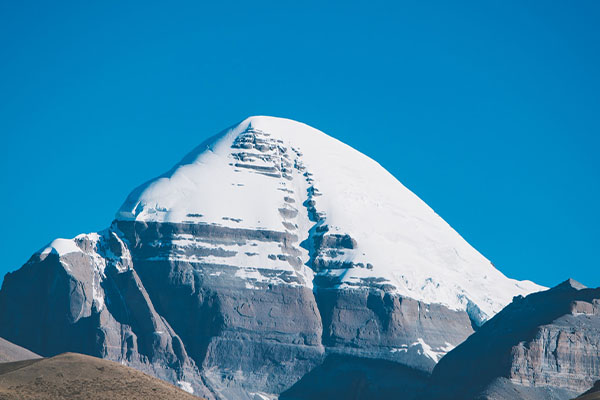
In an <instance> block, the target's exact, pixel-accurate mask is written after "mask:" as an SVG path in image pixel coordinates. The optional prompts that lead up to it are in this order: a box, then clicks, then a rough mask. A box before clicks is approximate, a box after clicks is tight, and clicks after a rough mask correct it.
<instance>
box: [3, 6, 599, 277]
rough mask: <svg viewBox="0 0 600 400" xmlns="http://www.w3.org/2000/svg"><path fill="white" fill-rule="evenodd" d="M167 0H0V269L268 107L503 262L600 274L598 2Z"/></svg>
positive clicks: (90, 225)
mask: <svg viewBox="0 0 600 400" xmlns="http://www.w3.org/2000/svg"><path fill="white" fill-rule="evenodd" d="M59 3H60V4H59ZM125 3H127V4H125ZM161 3H162V4H161ZM161 3H159V2H156V3H153V2H148V1H143V2H139V3H135V2H121V1H119V2H112V1H99V2H80V1H73V2H68V1H63V2H41V1H39V2H29V1H26V0H23V1H13V2H10V1H0V133H1V135H2V136H1V139H2V142H1V143H2V145H1V146H0V149H1V154H0V155H1V157H0V163H1V165H0V167H1V170H2V173H1V175H0V177H1V178H0V179H1V181H0V190H1V193H0V209H1V210H2V219H3V220H2V224H1V225H0V251H1V253H2V257H1V260H0V274H1V275H4V273H6V272H8V271H12V270H15V269H17V268H18V267H19V266H20V265H22V264H23V263H24V262H26V261H27V259H28V258H29V257H30V256H31V254H32V253H34V252H35V251H36V250H38V249H39V248H41V247H42V246H44V245H45V244H46V243H48V242H50V241H51V240H53V239H54V238H56V237H73V236H75V235H77V234H79V233H82V232H91V231H97V230H100V229H103V228H105V227H108V226H109V224H110V222H111V221H112V218H113V217H114V214H115V212H116V211H117V209H118V208H119V206H120V205H121V203H122V202H123V201H124V199H125V197H126V196H127V194H128V193H129V192H130V191H131V190H132V189H133V188H134V187H135V186H137V185H139V184H141V183H142V182H144V181H146V180H148V179H150V178H152V177H154V176H156V175H158V174H160V173H162V172H164V171H166V170H167V169H169V168H170V167H171V166H172V165H173V164H174V163H176V162H177V161H178V160H179V159H180V158H181V157H183V156H184V155H185V154H186V153H187V152H188V151H190V150H191V149H192V148H194V147H195V146H196V145H198V144H199V143H200V142H202V141H203V139H205V138H207V137H208V136H210V135H213V134H215V133H217V132H219V131H220V130H222V129H224V128H226V127H228V126H230V125H232V124H234V123H236V122H238V121H240V120H242V119H244V118H245V117H247V116H249V115H255V114H261V115H274V116H281V117H288V118H292V119H296V120H299V121H302V122H305V123H308V124H309V125H312V126H315V127H317V128H319V129H321V130H323V131H324V132H326V133H328V134H330V135H332V136H334V137H336V138H338V139H340V140H342V141H344V142H346V143H348V144H350V145H351V146H353V147H355V148H356V149H358V150H360V151H362V152H363V153H366V154H367V155H369V156H370V157H372V158H374V159H375V160H377V161H379V162H380V163H381V164H382V165H383V166H384V167H385V168H387V169H388V170H389V171H390V172H391V173H393V174H394V175H395V176H396V177H397V178H398V179H399V180H400V181H401V182H403V183H404V184H405V185H406V186H407V187H408V188H410V189H411V190H412V191H414V192H415V193H416V194H417V195H419V196H420V197H421V198H422V199H423V200H425V201H426V202H427V203H428V204H429V205H430V206H431V207H432V208H433V209H434V210H436V211H437V212H438V213H439V214H440V215H441V216H442V217H443V218H444V219H445V220H446V221H448V223H450V225H452V226H453V227H454V228H455V229H456V230H457V231H458V232H459V233H460V234H461V235H462V236H463V237H465V239H467V241H469V242H470V243H471V244H472V245H473V246H474V247H475V248H477V249H478V250H479V251H481V252H482V253H483V254H484V255H485V256H486V257H487V258H489V259H490V260H491V261H492V262H493V263H494V264H495V265H496V266H497V267H498V268H499V269H500V270H501V271H502V272H504V273H505V274H507V275H508V276H510V277H514V278H518V279H531V280H534V281H536V282H538V283H540V284H543V285H547V286H552V285H555V284H557V283H559V282H560V281H562V280H565V279H566V278H568V277H572V278H574V279H577V280H579V281H581V282H582V283H584V284H586V285H588V286H600V256H599V255H598V253H599V252H600V228H599V226H600V212H599V210H598V204H599V195H600V160H599V150H600V24H599V23H598V21H599V20H600V2H598V1H579V0H578V1H567V0H565V1H562V2H558V1H522V0H519V1H470V2H461V1H457V2H448V1H409V2H403V1H389V2H379V1H372V0H370V1H368V2H363V4H359V3H354V2H340V3H337V4H336V3H333V2H330V3H329V4H327V5H325V4H324V3H325V2H322V1H319V2H314V3H313V2H308V1H301V2H287V1H273V2H260V1H252V2H228V1H222V2H218V1H213V2H196V1H192V2H189V3H187V2H178V1H172V2H161ZM0 279H1V278H0Z"/></svg>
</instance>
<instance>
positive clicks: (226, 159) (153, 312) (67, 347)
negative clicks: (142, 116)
mask: <svg viewBox="0 0 600 400" xmlns="http://www.w3.org/2000/svg"><path fill="white" fill-rule="evenodd" d="M540 289H542V288H541V287H539V286H537V285H535V284H533V283H532V282H528V281H521V282H519V281H514V280H512V279H509V278H507V277H505V276H504V275H502V274H501V273H500V272H499V271H498V270H497V269H495V268H494V267H493V266H492V265H491V263H490V262H489V261H488V260H486V259H485V258H484V257H483V256H482V255H481V254H479V253H478V252H477V251H476V250H475V249H473V248H472V247H471V246H469V245H468V243H466V242H465V241H464V240H463V239H462V238H461V237H460V235H458V234H457V233H456V232H455V231H454V230H453V229H452V228H451V227H450V226H448V224H446V223H445V222H444V221H443V220H442V219H441V218H440V217H439V216H438V215H437V214H435V212H433V210H431V208H429V207H428V206H427V205H426V204H425V203H423V202H422V201H421V200H420V199H419V198H418V197H417V196H415V195H414V194H413V193H411V192H410V191H409V190H408V189H406V188H405V187H404V186H403V185H402V184H401V183H400V182H398V181H397V180H396V179H395V178H394V177H392V176H391V175H390V174H389V173H388V172H387V171H385V170H384V169H383V168H382V167H381V166H380V165H379V164H377V163H376V162H374V161H373V160H371V159H369V158H368V157H366V156H364V155H362V154H360V153H358V152H357V151H355V150H354V149H352V148H350V147H348V146H346V145H344V144H343V143H340V142H339V141H337V140H335V139H333V138H331V137H329V136H327V135H325V134H323V133H322V132H320V131H317V130H316V129H313V128H310V127H308V126H306V125H304V124H300V123H297V122H294V121H289V120H283V119H277V118H270V117H253V118H249V119H247V120H245V121H243V122H242V123H240V124H238V125H236V126H234V127H232V128H230V129H228V130H226V131H224V132H222V133H221V134H219V135H217V136H215V137H213V138H211V139H209V140H208V141H206V142H204V143H203V144H201V145H200V146H199V147H198V148H196V149H195V150H194V151H192V152H191V153H190V154H189V155H188V156H186V157H185V158H184V159H183V160H182V161H181V162H180V163H178V164H177V165H176V166H175V167H174V168H173V169H172V170H171V171H169V172H167V173H166V174H164V175H162V176H160V177H158V178H156V179H153V180H151V181H149V182H147V183H146V184H144V185H142V186H140V187H139V188H137V189H135V190H134V191H133V192H132V193H131V194H130V195H129V196H128V198H127V200H126V201H125V203H124V204H123V206H122V207H121V209H120V210H119V212H118V213H117V217H116V219H115V221H114V222H113V223H112V224H111V226H110V227H109V228H108V229H106V230H105V231H103V232H99V233H92V234H87V235H80V236H78V237H76V238H74V239H68V240H67V239H57V240H56V241H54V242H52V243H51V244H50V245H48V246H46V247H44V248H43V249H41V250H40V251H39V252H38V253H36V254H35V255H33V256H32V258H31V259H30V260H29V261H28V262H27V263H26V264H25V265H24V266H23V267H22V268H21V269H19V270H18V271H15V272H13V273H10V274H8V275H7V276H6V277H5V279H4V282H3V286H2V290H0V335H2V336H5V337H6V338H8V339H9V340H12V341H14V342H15V343H17V344H20V345H23V346H26V347H28V348H30V349H31V350H33V351H35V352H37V353H39V354H41V355H44V356H51V355H55V354H58V353H62V352H65V351H75V352H80V353H85V354H90V355H94V356H98V357H103V358H107V359H110V360H114V361H119V362H122V363H125V364H127V365H130V366H133V367H135V368H138V369H140V370H142V371H144V372H148V373H151V374H153V375H155V376H157V377H160V378H163V379H166V380H169V381H171V382H173V383H176V384H178V385H179V386H180V387H182V388H184V389H186V390H189V391H190V392H193V393H194V394H199V395H202V396H204V397H207V398H227V399H245V398H250V399H253V398H255V397H256V396H259V397H261V396H262V397H263V398H272V397H275V396H278V395H279V394H282V393H286V395H290V396H292V395H293V394H294V393H301V392H302V391H303V390H305V388H306V386H305V385H304V386H303V383H306V382H309V383H310V382H311V376H314V372H315V371H319V370H323V368H325V369H326V370H327V371H328V373H330V374H332V376H336V374H338V373H340V371H345V370H347V369H348V365H352V366H354V367H352V368H355V370H356V371H359V372H360V373H361V374H366V375H365V376H370V375H369V374H371V375H372V374H373V372H372V371H371V370H369V371H367V370H368V369H369V368H370V367H368V366H372V365H374V364H373V363H374V362H375V363H378V362H380V363H383V364H381V365H387V364H385V363H391V365H393V366H394V368H397V369H398V370H399V371H403V372H402V373H405V374H406V376H407V379H408V380H412V381H413V382H414V383H415V384H416V383H418V381H419V379H416V378H414V377H416V376H418V377H422V376H426V375H427V374H429V373H430V372H431V371H432V369H433V367H434V366H435V365H436V363H437V362H438V361H439V359H440V358H441V357H442V356H443V355H444V354H446V353H447V352H448V351H450V350H451V349H452V348H454V347H455V346H457V345H458V344H460V343H461V342H463V341H464V340H465V339H466V338H467V337H468V336H469V335H470V334H471V333H472V332H473V329H474V328H477V327H478V326H480V325H481V324H482V323H483V322H485V321H486V320H487V319H489V318H490V317H491V316H493V315H494V314H495V313H497V312H498V311H500V310H501V309H502V308H503V307H504V305H506V304H507V303H508V302H509V301H510V299H511V298H512V297H513V296H515V295H521V294H528V293H530V292H533V291H536V290H540ZM339 360H352V361H350V364H348V363H347V362H345V361H344V362H340V361H339ZM377 365H379V364H377ZM365 368H366V369H365ZM378 368H379V367H378ZM365 371H366V372H365ZM311 373H313V375H310V374H311ZM384 386H385V385H384ZM374 387H379V386H377V385H375V386H374ZM388 389H389V388H388ZM388 389H386V390H388ZM369 390H371V389H369ZM373 390H374V391H375V392H376V391H377V390H376V389H373ZM390 390H391V389H390ZM391 392H393V390H391ZM369 393H371V392H369Z"/></svg>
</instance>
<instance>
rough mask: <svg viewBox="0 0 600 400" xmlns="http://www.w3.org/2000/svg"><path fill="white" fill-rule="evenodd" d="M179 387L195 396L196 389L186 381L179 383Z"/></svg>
mask: <svg viewBox="0 0 600 400" xmlns="http://www.w3.org/2000/svg"><path fill="white" fill-rule="evenodd" d="M177 385H179V387H180V388H181V389H182V390H184V391H186V392H188V393H190V394H194V388H193V387H192V384H191V383H189V382H186V381H177Z"/></svg>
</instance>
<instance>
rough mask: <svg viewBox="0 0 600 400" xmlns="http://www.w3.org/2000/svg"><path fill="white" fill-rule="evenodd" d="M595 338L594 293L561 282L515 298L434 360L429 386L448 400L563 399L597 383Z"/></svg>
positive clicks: (599, 340)
mask: <svg viewBox="0 0 600 400" xmlns="http://www.w3.org/2000/svg"><path fill="white" fill-rule="evenodd" d="M599 332H600V288H598V289H588V288H585V287H584V286H582V285H581V284H579V283H577V282H575V281H573V280H568V281H565V282H563V283H562V284H560V285H558V286H556V287H554V288H552V289H550V290H547V291H544V292H539V293H534V294H531V295H529V296H527V297H521V296H519V297H515V299H514V300H513V302H512V303H511V304H510V305H508V306H507V307H506V308H505V309H504V310H502V311H501V312H500V313H498V314H497V315H496V316H495V317H494V318H492V319H491V320H489V321H488V322H486V323H485V324H484V325H483V326H482V327H481V329H479V330H478V331H477V332H476V333H475V334H473V335H472V336H470V337H469V338H468V339H467V340H466V341H465V342H464V343H463V344H461V345H460V346H458V347H457V348H456V349H454V350H453V351H452V352H450V353H448V354H447V355H446V356H445V357H444V358H442V359H441V361H440V362H439V363H438V365H437V366H436V367H435V369H434V374H433V378H434V382H435V383H436V384H437V385H439V387H442V388H443V389H442V390H441V391H440V392H441V393H443V394H445V395H446V396H447V397H448V398H456V399H468V398H475V397H476V398H482V399H483V398H485V399H504V398H514V399H519V398H521V399H537V398H556V399H569V398H572V397H575V396H577V395H578V394H580V393H583V392H584V391H586V390H588V389H589V388H590V387H591V386H592V385H593V384H594V382H595V381H596V380H597V379H598V377H600V335H599V334H598V333H599ZM449 388H450V389H449ZM509 394H510V395H509ZM440 395H441V394H440Z"/></svg>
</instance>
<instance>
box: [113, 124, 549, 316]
mask: <svg viewBox="0 0 600 400" xmlns="http://www.w3.org/2000/svg"><path fill="white" fill-rule="evenodd" d="M208 193H209V194H208ZM303 208H305V209H304V210H303ZM307 211H308V212H307ZM117 219H118V220H127V221H129V220H135V221H144V222H170V223H184V222H194V223H207V224H217V225H219V226H223V227H228V228H232V229H252V230H269V231H276V232H282V233H283V232H285V233H288V234H291V235H298V240H299V241H300V242H302V241H304V240H307V239H308V241H307V243H306V247H307V248H308V251H309V252H311V253H312V254H310V256H311V257H312V261H313V264H316V265H317V267H318V268H316V269H317V270H318V272H319V273H320V274H319V275H322V276H319V278H327V279H328V280H331V281H332V282H331V283H332V284H336V285H340V286H341V287H356V286H371V285H375V284H376V285H386V286H389V287H390V291H393V292H396V293H398V294H401V295H403V296H407V297H410V298H413V299H415V300H420V301H424V302H426V303H439V304H443V305H446V306H448V307H449V308H451V309H456V310H468V312H470V313H472V317H473V318H475V319H476V320H477V321H478V322H482V321H483V320H485V319H487V318H489V317H490V316H491V315H493V314H495V313H496V312H498V311H500V310H501V309H502V307H504V305H506V304H507V303H508V302H510V300H511V299H512V296H514V295H517V294H526V293H530V292H532V291H535V290H540V289H541V287H539V286H537V285H535V284H533V283H531V282H528V281H524V282H517V281H514V280H511V279H507V278H506V277H504V276H503V275H502V274H501V273H500V272H499V271H498V270H497V269H495V268H494V267H493V266H492V265H491V264H490V262H489V261H488V260H486V259H485V258H484V257H483V256H482V255H481V254H479V253H478V252H477V251H476V250H475V249H473V248H472V247H471V246H469V244H468V243H466V242H465V241H464V240H463V239H462V238H461V237H460V236H459V235H458V234H457V233H456V232H455V231H454V230H453V229H452V228H451V227H450V226H449V225H448V224H447V223H446V222H444V221H443V220H442V219H441V218H440V217H439V216H438V215H437V214H435V212H434V211H433V210H432V209H431V208H429V207H428V206H427V205H426V204H425V203H424V202H423V201H421V200H420V199H419V198H418V197H417V196H415V195H414V194H413V193H412V192H410V191H409V190H408V189H406V188H405V187H404V186H403V185H402V184H401V183H400V182H398V180H397V179H396V178H394V177H393V176H392V175H391V174H390V173H388V172H387V171H386V170H385V169H384V168H382V167H381V166H380V165H379V164H378V163H376V162H375V161H373V160H372V159H370V158H368V157H366V156H365V155H363V154H361V153H359V152H358V151H356V150H354V149H352V148H351V147H349V146H347V145H345V144H343V143H341V142H339V141H338V140H336V139H334V138H332V137H330V136H327V135H326V134H324V133H322V132H320V131H318V130H316V129H314V128H311V127H309V126H307V125H304V124H301V123H298V122H295V121H291V120H286V119H281V118H272V117H251V118H248V119H247V120H245V121H243V122H242V123H240V124H239V125H237V126H235V127H233V128H231V129H229V130H227V131H225V132H224V133H222V134H220V135H218V136H216V137H213V138H212V139H210V140H209V141H207V142H205V143H203V144H202V145H200V146H199V147H198V148H196V149H195V150H194V151H192V152H191V153H190V154H188V155H187V156H186V157H185V158H184V159H183V160H182V161H181V162H180V163H179V164H177V165H176V166H175V167H174V168H173V169H172V170H171V171H169V172H168V173H167V174H165V175H163V176H161V177H159V178H157V179H154V180H152V181H150V182H148V183H146V184H145V185H143V186H141V187H139V188H137V189H136V190H135V191H134V192H133V193H132V194H131V195H130V196H129V197H128V198H127V201H126V202H125V204H124V205H123V206H122V208H121V210H120V211H119V213H118V216H117ZM284 228H285V229H284ZM332 242H335V243H332ZM330 245H337V246H338V247H335V246H334V247H330ZM339 247H341V249H340V248H339ZM240 250H242V249H240ZM244 250H251V249H244ZM302 250H304V249H300V251H302ZM303 253H304V254H301V258H304V259H303V260H302V261H305V258H306V257H307V256H308V255H307V254H305V252H303ZM213 257H214V259H215V260H219V261H222V258H217V257H215V256H213ZM253 257H263V258H259V259H258V260H257V259H256V258H253ZM204 259H205V260H211V259H213V258H210V257H208V256H207V257H205V258H204ZM227 261H228V262H231V263H232V264H233V265H236V266H241V267H246V266H248V265H256V263H257V261H258V262H259V264H260V265H261V266H263V267H266V266H272V267H273V268H281V265H282V264H285V262H281V261H282V260H279V259H278V260H270V259H268V257H266V255H264V254H259V255H258V256H248V255H246V254H245V253H244V252H242V251H238V252H237V254H235V256H229V255H228V257H227ZM303 264H304V263H303ZM294 272H295V273H296V274H298V275H299V276H300V277H301V278H302V280H303V281H305V284H306V285H309V286H310V285H311V281H310V280H311V278H312V271H311V270H310V268H300V269H299V271H294ZM323 280H324V279H319V282H322V281H323ZM471 310H472V311H471Z"/></svg>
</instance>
